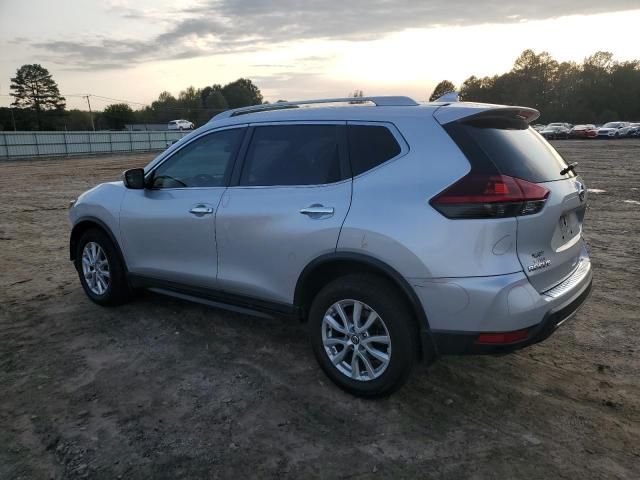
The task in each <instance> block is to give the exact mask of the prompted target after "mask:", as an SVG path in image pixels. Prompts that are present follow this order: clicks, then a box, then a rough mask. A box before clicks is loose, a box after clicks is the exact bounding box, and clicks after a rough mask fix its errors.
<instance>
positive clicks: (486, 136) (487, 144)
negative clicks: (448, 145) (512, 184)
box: [444, 121, 574, 183]
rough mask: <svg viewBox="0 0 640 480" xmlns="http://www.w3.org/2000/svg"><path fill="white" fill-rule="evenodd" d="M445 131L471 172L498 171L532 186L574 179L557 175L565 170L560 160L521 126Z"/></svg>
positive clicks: (458, 126) (478, 125)
mask: <svg viewBox="0 0 640 480" xmlns="http://www.w3.org/2000/svg"><path fill="white" fill-rule="evenodd" d="M444 128H445V130H446V131H447V133H448V134H449V136H451V138H452V139H453V140H454V141H455V142H456V144H457V145H458V146H459V147H460V149H461V150H462V151H463V152H464V154H465V155H466V157H467V159H468V160H469V161H470V162H471V164H472V167H473V169H474V170H477V171H490V170H492V169H493V170H495V169H497V170H498V171H499V172H500V173H501V174H503V175H509V176H511V177H516V178H521V179H523V180H527V181H529V182H533V183H542V182H550V181H553V180H561V179H564V178H568V177H571V176H574V174H573V173H572V172H569V173H567V174H565V175H560V171H561V170H562V169H563V168H565V167H566V166H567V164H566V162H565V161H564V159H563V158H562V156H561V155H560V154H559V153H558V152H557V151H556V149H555V148H553V147H552V146H551V145H550V144H549V143H548V142H547V141H546V140H545V139H544V138H543V137H542V136H541V135H540V134H539V133H538V132H536V131H535V130H534V129H533V128H530V127H528V125H526V124H525V123H524V122H523V123H522V124H519V125H518V124H511V123H509V122H504V123H501V122H495V121H494V122H473V123H469V124H467V123H462V122H452V123H448V124H446V125H445V126H444Z"/></svg>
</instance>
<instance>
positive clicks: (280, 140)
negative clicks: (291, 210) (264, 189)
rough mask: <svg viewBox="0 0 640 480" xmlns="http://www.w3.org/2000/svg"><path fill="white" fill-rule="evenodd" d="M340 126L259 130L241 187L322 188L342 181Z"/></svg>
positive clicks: (285, 127)
mask: <svg viewBox="0 0 640 480" xmlns="http://www.w3.org/2000/svg"><path fill="white" fill-rule="evenodd" d="M339 135H340V128H339V126H338V125H282V126H280V125H278V126H265V127H256V128H255V130H254V132H253V137H252V138H251V144H250V145H249V149H248V151H247V156H246V160H245V164H244V167H243V169H242V175H241V178H240V184H241V185H261V186H269V185H320V184H325V183H333V182H336V181H338V180H340V179H341V178H342V175H341V171H340V153H339V144H340V141H339V139H340V136H339Z"/></svg>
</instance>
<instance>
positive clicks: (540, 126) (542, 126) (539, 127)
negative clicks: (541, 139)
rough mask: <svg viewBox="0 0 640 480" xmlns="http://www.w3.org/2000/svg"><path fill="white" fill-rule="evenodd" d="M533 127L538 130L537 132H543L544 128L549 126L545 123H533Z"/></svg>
mask: <svg viewBox="0 0 640 480" xmlns="http://www.w3.org/2000/svg"><path fill="white" fill-rule="evenodd" d="M531 127H532V128H533V129H534V130H535V131H536V132H541V131H542V130H544V129H545V128H547V126H546V125H543V124H542V123H536V124H535V125H531Z"/></svg>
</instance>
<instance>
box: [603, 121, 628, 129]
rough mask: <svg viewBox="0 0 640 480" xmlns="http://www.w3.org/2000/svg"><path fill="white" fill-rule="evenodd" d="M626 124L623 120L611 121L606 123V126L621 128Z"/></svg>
mask: <svg viewBox="0 0 640 480" xmlns="http://www.w3.org/2000/svg"><path fill="white" fill-rule="evenodd" d="M622 126H624V123H622V122H609V123H605V124H604V128H620V127H622Z"/></svg>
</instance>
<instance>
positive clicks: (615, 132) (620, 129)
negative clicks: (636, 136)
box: [598, 122, 631, 138]
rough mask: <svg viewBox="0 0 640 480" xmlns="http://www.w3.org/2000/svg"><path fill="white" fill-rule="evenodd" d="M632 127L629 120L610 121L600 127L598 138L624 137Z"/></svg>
mask: <svg viewBox="0 0 640 480" xmlns="http://www.w3.org/2000/svg"><path fill="white" fill-rule="evenodd" d="M630 129H631V125H630V124H629V122H609V123H605V124H604V125H603V126H602V127H600V128H599V129H598V138H603V137H604V138H618V137H624V136H626V135H627V134H628V132H629V130H630Z"/></svg>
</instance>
